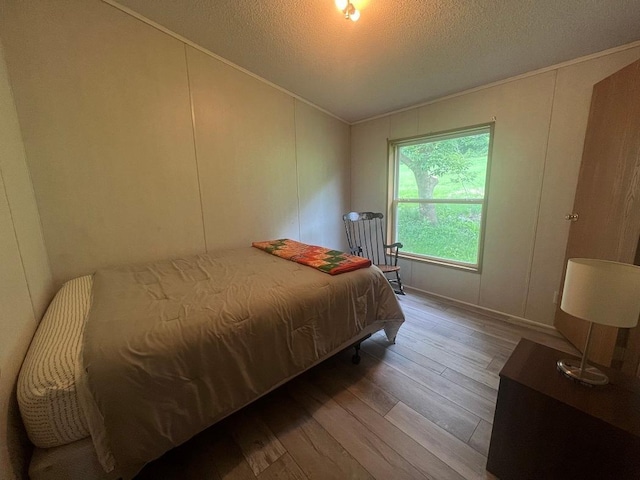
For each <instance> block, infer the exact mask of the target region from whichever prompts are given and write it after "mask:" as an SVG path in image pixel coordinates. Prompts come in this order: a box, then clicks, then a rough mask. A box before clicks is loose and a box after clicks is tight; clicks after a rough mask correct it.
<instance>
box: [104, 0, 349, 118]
mask: <svg viewBox="0 0 640 480" xmlns="http://www.w3.org/2000/svg"><path fill="white" fill-rule="evenodd" d="M100 1H101V2H103V3H106V4H107V5H109V6H111V7H113V8H115V9H117V10H120V11H121V12H123V13H125V14H127V15H129V16H131V17H133V18H135V19H137V20H140V21H141V22H143V23H146V24H147V25H149V26H150V27H153V28H155V29H156V30H159V31H161V32H162V33H165V34H167V35H169V36H170V37H173V38H175V39H176V40H178V41H180V42H182V43H184V44H186V45H189V46H190V47H192V48H195V49H196V50H199V51H201V52H202V53H204V54H206V55H208V56H210V57H213V58H215V59H216V60H219V61H220V62H222V63H224V64H226V65H228V66H230V67H232V68H235V69H236V70H238V71H240V72H242V73H244V74H245V75H249V76H250V77H252V78H255V79H256V80H259V81H260V82H262V83H265V84H267V85H269V86H270V87H272V88H275V89H276V90H279V91H281V92H283V93H286V94H287V95H289V96H290V97H293V98H295V99H296V100H299V101H301V102H303V103H306V104H307V105H309V106H311V107H313V108H315V109H316V110H319V111H321V112H323V113H325V114H327V115H329V116H330V117H333V118H335V119H336V120H340V121H341V122H342V123H345V124H347V125H351V123H350V122H348V121H347V120H345V119H344V118H341V117H339V116H338V115H336V114H335V113H331V112H330V111H329V110H325V109H324V108H322V107H320V106H318V105H316V104H315V103H313V102H311V101H309V100H307V99H306V98H303V97H301V96H300V95H297V94H295V93H293V92H291V91H289V90H287V89H286V88H284V87H281V86H280V85H277V84H275V83H273V82H270V81H269V80H267V79H266V78H263V77H261V76H260V75H257V74H255V73H253V72H251V71H250V70H247V69H246V68H243V67H241V66H240V65H237V64H235V63H233V62H231V61H230V60H227V59H226V58H224V57H221V56H220V55H217V54H215V53H213V52H212V51H211V50H207V49H206V48H204V47H203V46H201V45H198V44H197V43H195V42H192V41H191V40H189V39H188V38H186V37H183V36H182V35H179V34H177V33H176V32H174V31H172V30H170V29H168V28H167V27H164V26H162V25H160V24H159V23H156V22H154V21H153V20H150V19H148V18H147V17H145V16H144V15H141V14H139V13H138V12H136V11H134V10H131V9H130V8H128V7H125V6H124V5H121V4H119V3H118V2H116V1H114V0H100Z"/></svg>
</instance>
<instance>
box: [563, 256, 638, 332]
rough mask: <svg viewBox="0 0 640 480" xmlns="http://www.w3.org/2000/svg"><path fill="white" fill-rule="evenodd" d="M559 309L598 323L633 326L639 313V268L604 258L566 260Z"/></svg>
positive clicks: (636, 322)
mask: <svg viewBox="0 0 640 480" xmlns="http://www.w3.org/2000/svg"><path fill="white" fill-rule="evenodd" d="M560 308H561V309H562V310H564V311H565V312H567V313H568V314H570V315H573V316H574V317H578V318H581V319H583V320H587V321H589V322H593V323H598V324H600V325H609V326H612V327H621V328H631V327H635V326H636V325H637V324H638V316H640V267H637V266H635V265H629V264H627V263H618V262H609V261H606V260H594V259H588V258H571V259H569V262H568V263H567V275H566V277H565V280H564V291H563V293H562V303H561V304H560Z"/></svg>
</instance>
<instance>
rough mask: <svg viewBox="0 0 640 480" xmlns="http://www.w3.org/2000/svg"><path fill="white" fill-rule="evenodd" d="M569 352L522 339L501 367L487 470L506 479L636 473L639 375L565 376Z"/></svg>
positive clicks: (638, 471)
mask: <svg viewBox="0 0 640 480" xmlns="http://www.w3.org/2000/svg"><path fill="white" fill-rule="evenodd" d="M567 356H568V355H567V354H566V353H564V352H560V351H558V350H554V349H552V348H549V347H545V346H543V345H539V344H537V343H534V342H531V341H529V340H525V339H523V340H521V341H520V343H519V344H518V346H517V347H516V349H515V350H514V351H513V354H512V355H511V357H509V360H508V361H507V363H506V364H505V366H504V368H503V369H502V371H501V372H500V388H499V390H498V401H497V404H496V413H495V417H494V422H493V431H492V434H491V444H490V447H489V455H488V459H487V470H488V471H489V472H491V473H493V474H494V475H496V476H498V477H499V478H500V479H501V480H509V479H518V480H522V479H545V480H548V479H563V480H566V479H573V478H576V479H581V480H582V479H598V480H602V479H616V480H619V479H625V478H629V479H635V480H637V479H639V478H640V380H638V379H637V378H633V377H629V376H627V375H623V374H622V373H621V372H619V371H617V370H612V369H608V368H602V370H603V371H604V372H605V373H606V374H607V375H608V376H609V379H610V383H609V384H608V385H605V386H599V387H587V386H584V385H581V384H578V383H576V382H574V381H573V380H571V379H569V378H567V377H565V376H564V375H563V374H561V373H560V372H559V371H558V370H557V368H556V361H557V360H558V359H560V358H566V357H567Z"/></svg>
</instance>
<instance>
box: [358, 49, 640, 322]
mask: <svg viewBox="0 0 640 480" xmlns="http://www.w3.org/2000/svg"><path fill="white" fill-rule="evenodd" d="M639 57H640V48H639V47H635V48H629V49H626V50H623V51H618V52H617V53H612V54H609V55H604V56H599V57H597V58H592V59H589V60H585V61H581V62H578V63H573V64H570V65H568V66H565V67H561V68H557V69H555V70H549V71H546V72H543V73H539V74H535V75H529V76H524V77H522V78H519V79H515V80H512V81H508V82H505V83H502V84H499V85H496V86H490V87H487V88H484V89H479V90H477V91H473V92H469V93H466V94H463V95H459V96H455V97H452V98H448V99H443V100H441V101H437V102H433V103H431V104H429V105H425V106H421V107H416V108H414V109H410V110H407V111H404V112H401V113H397V114H393V115H389V116H385V117H381V118H378V119H375V120H371V121H368V122H364V123H360V124H357V125H354V126H353V127H352V138H351V161H352V176H351V204H352V207H353V208H354V209H356V210H377V211H386V209H387V171H388V170H387V169H388V157H387V143H386V142H387V139H396V138H403V137H409V136H413V135H418V134H426V133H430V132H438V131H443V130H449V129H454V128H461V127H465V126H470V125H475V124H480V123H486V122H490V121H492V120H493V119H494V118H495V135H494V147H493V156H492V167H491V179H490V190H489V200H488V212H487V224H486V236H485V250H484V261H483V271H482V273H481V274H477V273H469V272H464V271H460V270H455V269H451V268H445V267H439V266H435V265H431V264H426V263H422V262H417V261H403V262H402V267H403V271H402V272H403V279H404V281H405V283H406V284H408V285H411V286H413V287H416V288H419V289H421V290H426V291H430V292H433V293H437V294H439V295H444V296H447V297H450V298H454V299H458V300H462V301H465V302H468V303H471V304H475V305H480V306H483V307H486V308H490V309H493V310H497V311H500V312H504V313H507V314H510V315H513V316H516V317H523V318H527V319H529V320H532V321H535V322H539V323H543V324H548V325H551V324H552V323H553V316H554V312H555V308H556V305H555V304H554V303H553V299H554V293H555V292H556V291H557V290H559V288H560V277H561V274H562V267H563V263H564V254H565V248H566V241H567V236H568V231H569V224H568V222H566V221H565V220H564V216H565V215H566V214H567V213H569V212H571V209H572V206H573V197H574V194H575V188H576V183H577V178H578V170H579V166H580V160H581V156H582V145H583V141H584V134H585V130H586V125H587V118H588V113H589V104H590V100H591V90H592V88H593V85H594V84H595V83H597V82H598V81H599V80H601V79H603V78H605V77H607V76H608V75H610V74H611V73H613V72H615V71H616V70H618V69H620V68H622V67H623V66H625V65H627V64H629V63H631V62H633V61H634V60H636V59H637V58H639Z"/></svg>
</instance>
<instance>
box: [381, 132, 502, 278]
mask: <svg viewBox="0 0 640 480" xmlns="http://www.w3.org/2000/svg"><path fill="white" fill-rule="evenodd" d="M482 132H487V133H489V150H488V154H487V172H486V178H485V188H484V197H483V198H482V199H442V198H429V199H422V198H410V199H409V198H398V196H397V192H398V189H399V176H400V173H399V172H400V159H399V155H398V147H403V146H408V145H416V144H419V143H425V142H428V141H438V140H448V139H452V138H459V137H466V136H470V135H474V134H477V133H482ZM493 139H494V123H493V122H491V123H485V124H481V125H474V126H470V127H462V128H456V129H454V130H447V131H443V132H436V133H429V134H426V135H419V136H415V137H409V138H400V139H396V140H389V142H388V147H389V185H388V212H387V218H389V219H390V220H391V221H390V222H388V225H387V228H388V232H387V236H388V238H389V239H390V243H393V242H398V241H401V240H399V239H398V215H397V211H398V205H399V204H400V203H416V204H420V203H430V204H438V203H440V204H467V205H482V208H481V220H480V234H479V239H478V261H477V263H474V264H472V263H466V262H460V261H456V260H451V259H447V258H439V257H433V256H429V255H423V254H418V253H409V252H404V251H403V250H400V252H399V255H398V256H399V257H401V258H405V259H409V260H416V261H419V262H425V263H431V264H436V265H441V266H445V267H451V268H456V269H460V270H465V271H470V272H475V273H481V272H482V260H483V257H484V241H485V232H486V219H487V207H488V200H489V180H490V177H491V153H492V151H493Z"/></svg>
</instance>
